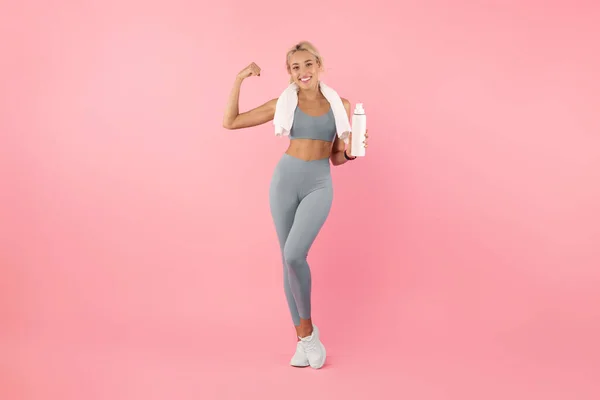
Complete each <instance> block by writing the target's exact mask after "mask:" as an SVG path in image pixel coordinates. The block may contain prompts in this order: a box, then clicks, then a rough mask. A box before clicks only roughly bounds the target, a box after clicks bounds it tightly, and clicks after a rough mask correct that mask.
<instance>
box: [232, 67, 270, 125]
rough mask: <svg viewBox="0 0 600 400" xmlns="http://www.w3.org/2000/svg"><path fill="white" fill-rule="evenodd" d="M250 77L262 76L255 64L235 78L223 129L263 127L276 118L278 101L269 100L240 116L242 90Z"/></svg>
mask: <svg viewBox="0 0 600 400" xmlns="http://www.w3.org/2000/svg"><path fill="white" fill-rule="evenodd" d="M250 76H260V68H259V67H258V65H256V64H255V63H252V64H250V65H248V66H247V67H246V68H244V69H243V70H242V71H241V72H240V73H239V74H238V75H237V77H236V78H235V82H234V84H233V88H232V89H231V93H230V95H229V99H228V101H227V107H226V109H225V115H224V116H223V127H224V128H226V129H242V128H249V127H251V126H256V125H261V124H264V123H266V122H269V121H271V120H272V119H273V117H274V116H275V105H276V104H277V99H272V100H269V101H267V102H266V103H264V104H262V105H260V106H258V107H256V108H253V109H251V110H249V111H246V112H243V113H241V114H240V110H239V100H240V88H241V86H242V82H243V81H244V79H246V78H248V77H250Z"/></svg>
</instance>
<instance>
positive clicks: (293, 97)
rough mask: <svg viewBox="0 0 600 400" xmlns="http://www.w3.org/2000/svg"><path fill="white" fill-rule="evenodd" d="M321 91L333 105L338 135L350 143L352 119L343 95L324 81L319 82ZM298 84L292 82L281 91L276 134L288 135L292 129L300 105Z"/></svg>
mask: <svg viewBox="0 0 600 400" xmlns="http://www.w3.org/2000/svg"><path fill="white" fill-rule="evenodd" d="M319 86H320V88H321V93H323V96H325V98H326V99H327V101H328V102H329V104H330V105H331V111H333V117H334V119H335V128H336V131H337V135H338V137H339V138H340V139H341V140H343V141H344V142H345V143H346V144H348V136H349V135H350V132H351V128H350V121H349V120H348V114H347V113H346V109H345V108H344V103H343V102H342V99H341V97H340V96H339V95H338V94H337V92H336V91H335V90H333V89H332V88H330V87H329V86H327V85H326V84H324V83H323V82H322V81H321V82H319ZM298 89H299V88H298V85H296V84H295V83H292V84H290V85H289V86H288V87H287V88H286V89H285V90H284V91H283V93H281V96H279V98H278V99H277V104H276V106H275V116H274V118H273V125H275V135H277V136H288V135H289V134H290V130H291V129H292V124H293V122H294V111H295V110H296V107H297V106H298Z"/></svg>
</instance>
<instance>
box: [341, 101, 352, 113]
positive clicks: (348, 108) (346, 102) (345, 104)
mask: <svg viewBox="0 0 600 400" xmlns="http://www.w3.org/2000/svg"><path fill="white" fill-rule="evenodd" d="M341 99H342V104H343V105H344V108H345V109H346V112H347V113H348V114H350V112H351V110H352V108H351V106H350V102H349V101H348V99H346V98H344V97H341Z"/></svg>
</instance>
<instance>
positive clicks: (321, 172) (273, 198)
mask: <svg viewBox="0 0 600 400" xmlns="http://www.w3.org/2000/svg"><path fill="white" fill-rule="evenodd" d="M332 200H333V186H332V182H331V173H330V165H329V158H324V159H321V160H314V161H304V160H301V159H299V158H295V157H292V156H290V155H288V154H286V153H284V154H283V157H282V158H281V160H280V161H279V163H278V164H277V166H276V168H275V171H274V173H273V178H272V179H271V186H270V189H269V202H270V206H271V215H272V216H273V222H274V223H275V229H276V231H277V237H278V239H279V246H280V249H281V256H282V261H283V287H284V291H285V296H286V298H287V302H288V306H289V309H290V313H291V315H292V321H293V322H294V325H295V326H298V325H300V318H302V319H309V318H311V306H310V295H311V274H310V268H309V267H308V263H307V262H306V258H307V256H308V251H309V249H310V247H311V245H312V244H313V242H314V240H315V238H316V237H317V234H318V233H319V231H320V230H321V227H322V226H323V224H324V223H325V220H326V219H327V216H328V215H329V210H330V209H331V203H332Z"/></svg>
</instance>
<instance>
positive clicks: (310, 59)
mask: <svg viewBox="0 0 600 400" xmlns="http://www.w3.org/2000/svg"><path fill="white" fill-rule="evenodd" d="M309 61H313V59H312V58H309V59H308V60H304V62H305V63H306V62H309ZM294 65H300V64H298V63H293V64H292V67H293V66H294Z"/></svg>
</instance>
